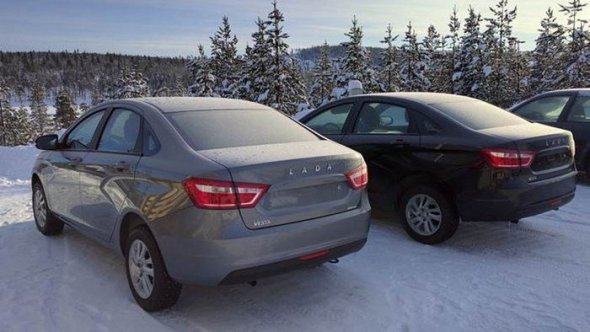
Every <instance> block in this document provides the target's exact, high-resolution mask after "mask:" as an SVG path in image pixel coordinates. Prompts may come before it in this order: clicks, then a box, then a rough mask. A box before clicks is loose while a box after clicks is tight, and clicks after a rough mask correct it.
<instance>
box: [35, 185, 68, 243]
mask: <svg viewBox="0 0 590 332" xmlns="http://www.w3.org/2000/svg"><path fill="white" fill-rule="evenodd" d="M33 217H34V218H35V225H36V226H37V229H38V230H39V232H41V233H42V234H43V235H48V236H49V235H56V234H59V233H61V232H62V230H63V229H64V223H63V221H61V220H59V219H58V218H57V217H55V216H54V215H53V214H52V213H51V211H49V208H48V206H47V197H46V196H45V191H44V190H43V186H42V185H41V183H39V182H35V184H34V185H33Z"/></svg>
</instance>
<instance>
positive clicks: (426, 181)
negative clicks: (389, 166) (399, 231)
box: [394, 172, 459, 215]
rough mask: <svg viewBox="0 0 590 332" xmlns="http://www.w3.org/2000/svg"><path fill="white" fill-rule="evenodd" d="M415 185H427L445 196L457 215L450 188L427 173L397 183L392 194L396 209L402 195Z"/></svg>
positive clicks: (413, 175)
mask: <svg viewBox="0 0 590 332" xmlns="http://www.w3.org/2000/svg"><path fill="white" fill-rule="evenodd" d="M417 185H428V186H431V187H434V188H435V189H437V190H439V191H440V192H441V193H442V194H443V195H445V196H446V197H447V198H448V200H449V203H450V204H451V207H452V208H453V210H455V213H457V214H458V213H459V210H458V208H457V205H456V203H455V194H454V192H453V190H452V189H451V186H450V185H448V184H446V183H445V182H444V181H442V180H441V179H439V178H438V177H436V176H435V175H434V174H431V173H427V172H417V173H413V174H410V175H408V176H406V177H405V178H404V179H403V180H401V181H400V182H399V184H398V185H397V186H396V187H397V190H396V191H395V193H394V198H395V204H396V207H400V206H401V199H402V197H403V195H404V194H405V193H406V191H408V190H409V189H410V188H412V187H415V186H417ZM458 215H459V214H458Z"/></svg>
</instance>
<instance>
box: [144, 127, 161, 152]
mask: <svg viewBox="0 0 590 332" xmlns="http://www.w3.org/2000/svg"><path fill="white" fill-rule="evenodd" d="M159 150H160V143H159V142H158V139H157V138H156V134H155V133H154V130H153V129H152V127H151V126H150V124H149V123H148V122H147V121H145V120H144V122H143V154H144V155H146V156H153V155H154V154H156V153H157V152H158V151H159Z"/></svg>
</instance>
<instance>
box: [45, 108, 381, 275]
mask: <svg viewBox="0 0 590 332" xmlns="http://www.w3.org/2000/svg"><path fill="white" fill-rule="evenodd" d="M169 99H170V100H167V99H166V98H153V99H150V98H146V99H130V100H123V101H115V102H109V103H104V104H101V105H98V106H96V107H95V108H93V109H91V110H90V111H89V113H92V112H95V111H98V110H102V109H105V110H107V111H108V110H110V109H116V108H125V109H129V110H132V111H135V112H137V113H140V114H141V115H142V116H143V118H144V119H145V121H147V122H148V123H149V124H150V126H151V128H152V130H153V131H154V133H155V135H156V136H157V139H158V143H159V145H160V149H159V151H158V152H157V153H156V154H154V155H151V156H147V155H143V156H140V155H133V154H116V153H105V152H99V151H93V150H91V151H71V150H55V151H42V152H41V153H40V154H39V157H38V159H37V161H36V162H35V166H34V169H33V174H34V176H37V177H38V178H39V179H40V181H41V183H42V184H43V185H44V187H45V188H52V189H50V190H47V191H48V194H47V196H48V205H49V208H50V209H51V210H52V211H53V212H54V213H56V214H58V215H59V216H60V217H61V218H62V219H64V221H65V222H66V223H68V224H69V225H71V226H73V227H74V228H76V229H77V230H79V231H81V232H83V233H84V234H86V235H88V236H90V237H92V238H94V239H96V240H98V241H100V242H102V243H104V244H106V245H108V246H111V247H113V248H117V249H120V243H121V239H120V235H121V226H122V224H123V222H124V220H125V218H126V217H127V216H129V215H130V214H133V215H134V216H135V217H138V218H140V219H141V220H142V221H143V222H144V223H145V225H147V227H148V228H149V229H150V231H151V232H152V234H153V236H154V238H155V239H156V242H157V243H158V246H159V247H160V250H161V253H162V255H163V257H164V261H165V263H166V266H167V269H168V272H169V274H170V275H171V276H172V277H173V278H175V279H176V280H178V281H181V282H185V283H197V284H202V285H214V284H218V283H220V282H221V281H222V280H223V278H225V277H226V276H227V274H229V273H231V272H232V271H235V270H239V269H244V268H251V267H256V266H261V265H265V264H269V263H274V262H279V261H282V260H285V259H291V258H294V257H298V256H300V255H304V254H308V253H310V252H313V251H317V250H324V249H327V248H332V247H335V246H339V245H344V244H347V243H350V242H354V241H358V240H361V239H365V238H366V237H367V233H368V226H369V214H370V205H369V202H368V199H367V197H366V191H365V190H364V189H363V190H352V189H350V188H348V187H346V193H345V194H343V199H342V202H340V203H339V204H341V205H342V206H346V207H345V208H337V209H334V207H333V206H332V210H330V206H331V205H332V204H331V203H330V202H324V203H322V204H319V205H316V206H313V207H311V208H310V206H303V207H302V208H301V209H300V210H298V209H296V208H292V210H293V211H286V210H283V211H282V212H283V213H285V214H288V215H289V216H288V217H287V218H286V219H285V218H283V219H281V214H280V213H279V214H275V215H272V214H259V215H256V213H259V211H263V212H264V209H263V205H262V203H263V202H264V199H266V198H267V197H266V196H265V197H264V199H263V201H261V203H259V205H260V206H257V207H256V208H251V209H242V210H238V209H235V210H204V209H199V208H196V207H195V206H194V205H193V203H192V202H191V200H190V199H189V197H188V195H187V194H186V191H185V190H184V188H183V181H184V180H185V179H187V178H190V177H199V178H207V179H216V180H224V181H232V180H233V181H237V182H239V181H240V180H242V181H244V180H247V181H248V182H262V183H269V184H272V186H274V185H275V183H276V184H277V187H278V188H280V187H281V186H286V187H287V188H289V186H291V187H294V186H295V187H296V186H297V183H299V185H300V186H301V187H303V188H304V187H306V186H307V187H311V186H313V185H317V184H318V182H319V183H321V182H322V181H324V182H326V183H332V184H333V185H334V186H338V185H340V184H345V183H346V178H345V177H344V172H347V171H350V170H352V169H354V168H355V167H358V166H359V165H360V164H361V163H362V157H360V155H359V154H358V153H356V152H354V151H352V150H350V149H348V148H345V147H342V146H340V145H338V144H336V143H333V142H330V141H326V140H324V139H321V138H320V139H319V140H318V141H317V142H312V143H309V142H308V143H305V144H304V145H305V148H301V149H295V148H294V149H291V150H290V153H279V151H282V150H285V148H286V147H285V146H283V145H282V144H275V145H263V146H257V147H245V148H236V149H235V150H236V151H233V152H234V154H228V153H227V152H226V153H223V152H222V151H213V150H210V151H195V150H194V149H193V148H191V147H190V146H189V145H188V144H187V143H186V142H185V140H184V139H183V138H182V136H181V135H180V134H179V132H178V131H177V130H176V128H175V127H174V126H173V125H172V124H171V123H170V122H169V121H168V119H167V118H166V116H165V113H166V112H167V111H188V110H195V109H200V108H198V107H199V106H203V107H205V108H206V109H209V110H214V109H216V107H217V108H219V107H223V106H227V107H231V108H232V109H235V108H239V107H245V108H248V109H252V108H253V107H257V108H261V109H267V108H266V107H264V106H261V105H258V104H254V103H250V102H242V101H229V102H228V101H227V100H223V99H216V98H169ZM216 101H218V102H216ZM83 118H84V117H82V119H83ZM79 121H81V120H78V121H77V122H79ZM103 121H105V120H103ZM75 125H76V123H75V124H74V125H72V127H71V128H74V127H75ZM70 130H71V129H70ZM68 133H69V131H67V132H66V133H65V134H64V137H65V136H66V135H67V134H68ZM290 144H295V145H293V146H294V147H295V146H296V145H297V144H298V143H289V144H287V148H288V146H289V145H290ZM241 149H245V150H244V151H250V152H251V151H252V149H255V150H257V151H259V153H261V154H262V155H261V156H263V157H259V158H253V159H252V158H250V159H249V160H248V158H245V154H244V152H242V154H240V152H239V151H240V150H241ZM219 150H227V149H219ZM250 152H247V153H246V154H250ZM289 156H290V158H289ZM322 156H323V157H322ZM73 158H81V159H82V161H81V164H82V166H81V167H79V166H77V167H75V168H72V167H71V166H68V165H69V163H71V160H72V159H73ZM232 158H233V160H232ZM86 161H88V162H89V164H88V165H86V164H85V162H86ZM120 161H126V162H127V163H128V164H129V165H130V166H131V167H130V168H129V170H128V171H118V170H115V169H113V168H112V165H113V163H117V162H120ZM290 161H292V164H291V165H290ZM329 162H333V163H334V165H333V166H332V169H331V171H330V172H327V171H326V172H325V173H324V172H317V173H318V174H314V173H315V167H316V166H317V165H323V164H326V165H327V163H329ZM269 165H272V167H270V166H269ZM289 165H290V166H291V167H289ZM304 165H309V166H308V167H312V168H313V171H314V173H310V174H309V175H306V174H299V175H298V176H290V175H289V174H288V173H289V172H291V171H293V170H298V171H301V167H306V166H304ZM265 166H266V167H270V168H268V169H267V171H268V174H267V175H266V176H267V177H268V176H270V178H267V179H266V180H268V181H264V179H263V177H264V176H265V172H264V171H262V172H261V171H260V170H261V169H264V167H265ZM320 167H324V166H320ZM279 170H280V171H279ZM232 171H233V172H232ZM275 173H276V174H275ZM278 173H281V174H280V175H279V174H278ZM59 177H61V179H58V178H59ZM289 178H292V179H293V180H292V181H289ZM259 180H260V181H259ZM275 180H276V181H275ZM279 180H280V181H279ZM269 181H271V182H275V183H270V182H269ZM289 182H290V183H289ZM75 183H79V185H78V188H72V187H75V185H74V184H75ZM272 186H271V190H269V193H267V194H270V193H271V192H272V190H273V189H272ZM53 188H55V189H53ZM68 188H70V189H69V190H68ZM66 192H67V193H68V194H67V196H62V195H61V194H60V193H62V194H63V193H66ZM343 192H344V191H343ZM56 193H57V194H56ZM308 193H311V194H313V195H318V199H319V198H321V194H322V193H321V191H317V190H315V191H314V190H313V188H312V189H310V191H309V192H308ZM65 197H67V198H68V199H71V200H70V201H69V202H68V203H64V202H63V201H64V199H65ZM283 198H284V197H283ZM293 199H295V198H293ZM299 199H301V198H299ZM336 205H337V204H336ZM313 209H316V211H321V213H315V214H314V213H310V211H312V212H313ZM267 212H268V211H267ZM252 213H254V216H253V217H251V218H246V219H247V220H251V221H252V220H256V218H265V219H272V220H276V222H275V223H272V224H270V225H268V224H267V225H264V226H265V227H258V229H256V228H257V227H256V226H253V224H252V223H250V224H249V223H248V222H246V221H245V220H246V219H244V218H243V216H244V215H248V214H252Z"/></svg>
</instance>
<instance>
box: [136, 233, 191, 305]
mask: <svg viewBox="0 0 590 332" xmlns="http://www.w3.org/2000/svg"><path fill="white" fill-rule="evenodd" d="M136 240H137V241H139V242H141V243H143V244H144V245H145V246H146V248H147V255H144V256H143V257H144V258H145V257H151V264H145V266H146V267H147V268H150V266H151V269H152V271H153V276H152V277H149V275H148V279H149V280H151V281H152V282H153V288H152V290H151V292H149V296H146V294H145V293H143V296H142V295H140V292H142V289H141V287H140V289H139V291H138V290H136V286H134V281H133V280H132V276H131V275H132V272H131V271H130V270H131V269H132V267H131V266H130V262H133V257H131V256H132V255H133V254H134V253H131V250H132V246H133V244H134V243H135V242H136ZM132 265H134V266H137V265H135V264H134V263H132ZM134 268H135V267H134ZM125 270H126V272H127V281H128V283H129V288H130V289H131V293H132V294H133V297H134V298H135V301H137V303H138V304H139V306H140V307H141V308H142V309H143V310H145V311H148V312H152V311H158V310H163V309H166V308H169V307H171V306H173V305H174V304H176V302H177V301H178V298H179V297H180V292H181V289H182V285H181V284H179V283H178V282H176V281H174V280H173V279H172V278H170V276H168V272H167V271H166V266H165V264H164V260H163V259H162V255H161V254H160V249H159V248H158V245H157V244H156V240H154V237H153V236H152V234H151V233H150V231H149V230H148V229H147V227H145V226H140V227H137V228H135V229H133V230H132V231H131V233H130V234H129V236H128V237H127V241H126V243H125ZM134 271H137V270H134ZM137 280H139V279H137ZM137 280H136V281H137Z"/></svg>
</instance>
